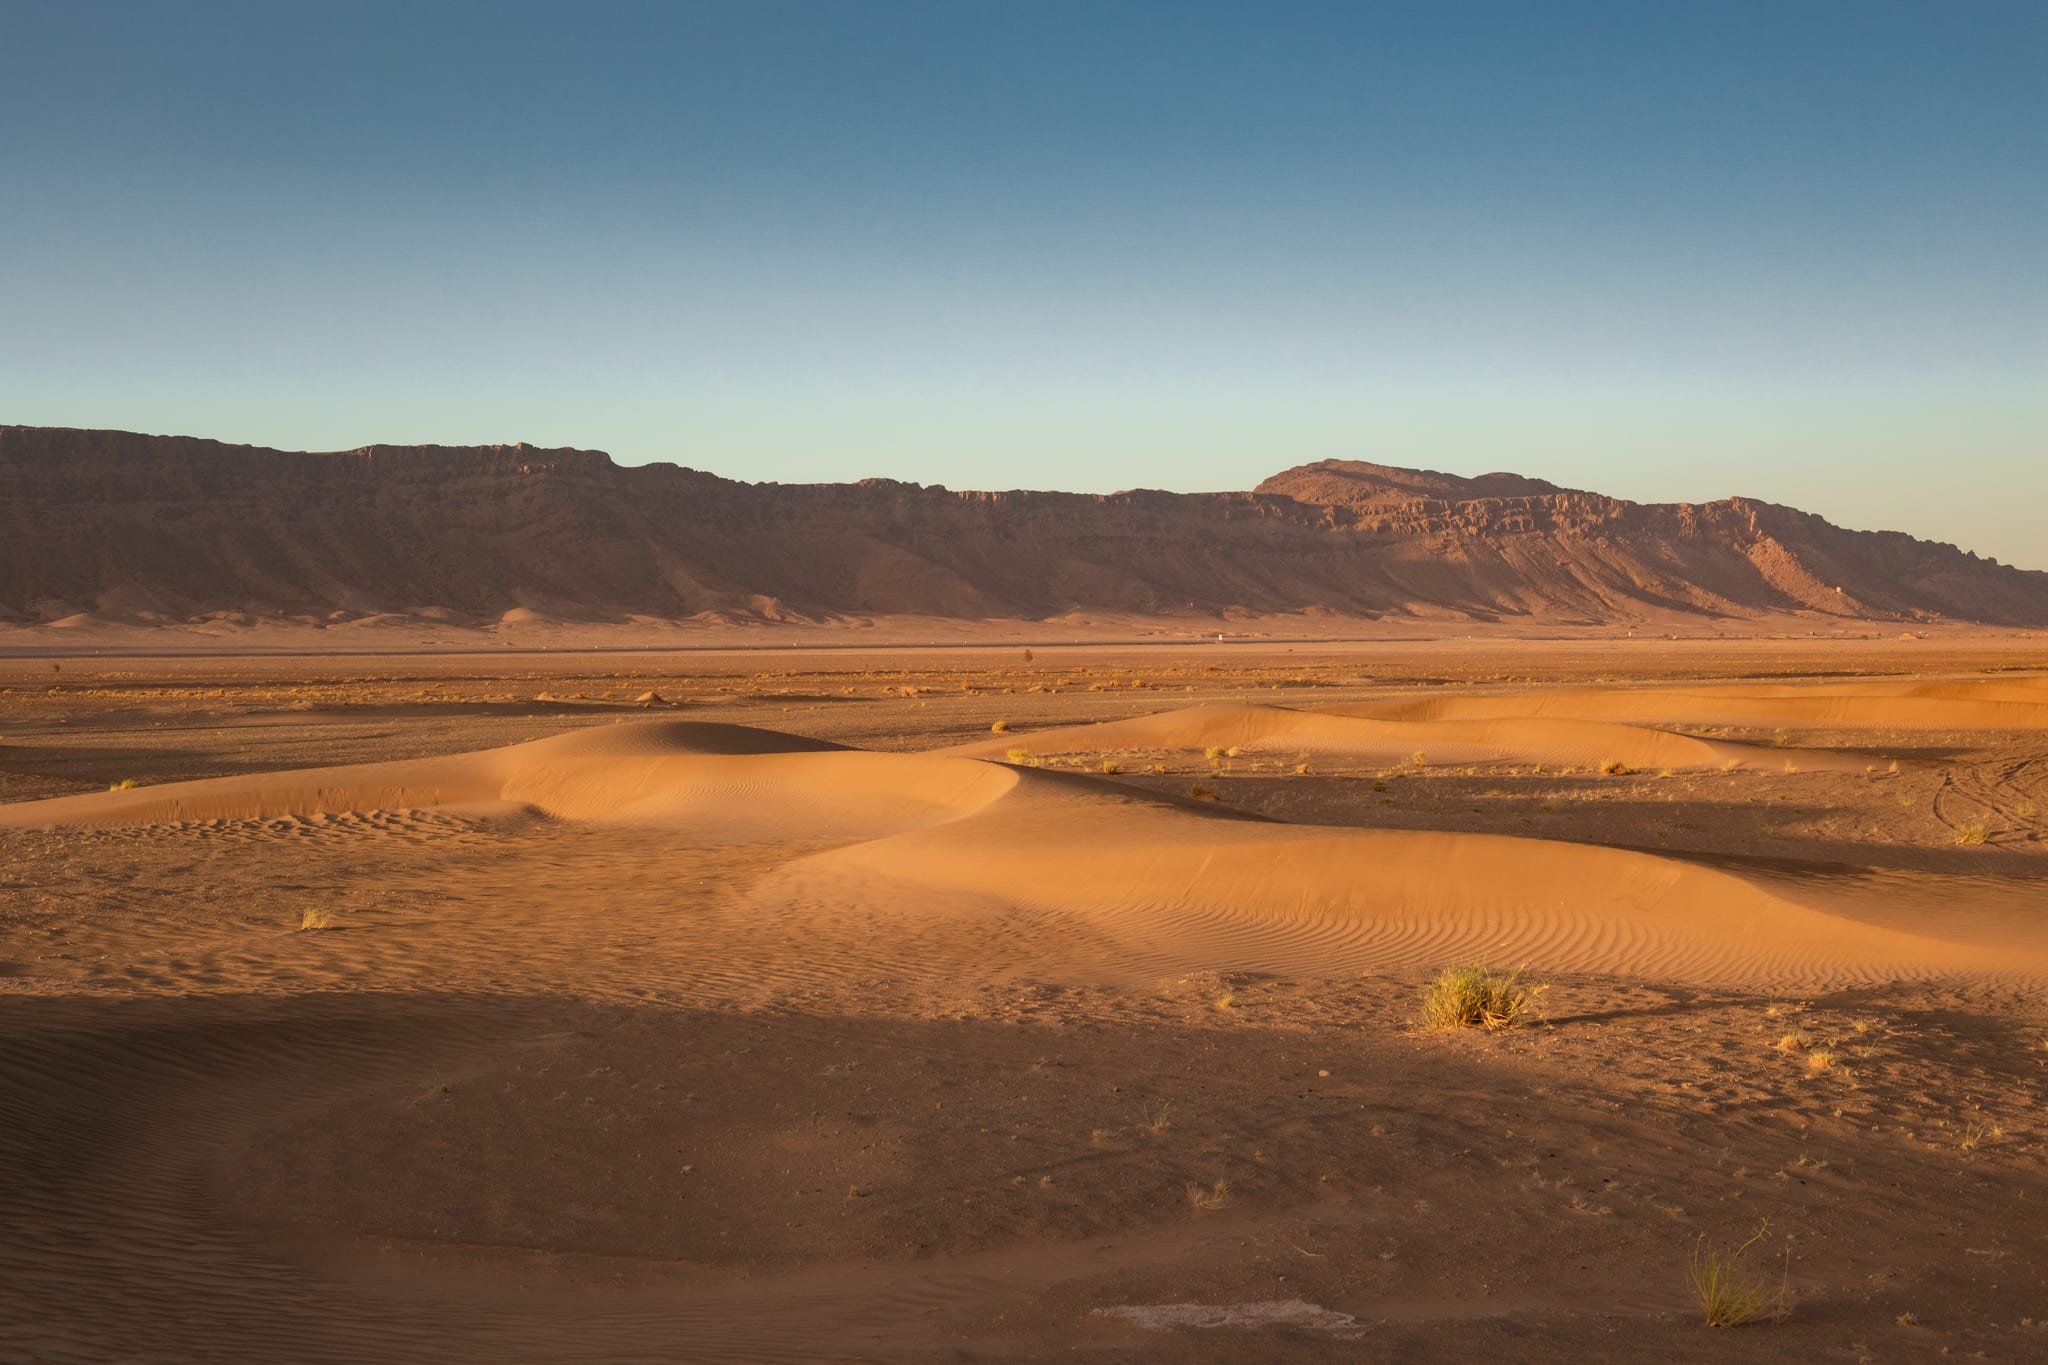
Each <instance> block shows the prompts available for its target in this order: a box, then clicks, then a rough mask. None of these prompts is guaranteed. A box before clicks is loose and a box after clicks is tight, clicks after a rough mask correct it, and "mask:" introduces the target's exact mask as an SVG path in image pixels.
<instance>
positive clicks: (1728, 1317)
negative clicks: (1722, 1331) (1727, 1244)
mask: <svg viewBox="0 0 2048 1365" xmlns="http://www.w3.org/2000/svg"><path fill="white" fill-rule="evenodd" d="M1770 1226H1771V1225H1770V1224H1769V1223H1768V1222H1761V1223H1758V1224H1757V1225H1756V1231H1755V1232H1753V1233H1751V1234H1750V1237H1749V1240H1748V1241H1746V1242H1744V1243H1743V1244H1742V1245H1741V1246H1738V1247H1736V1248H1735V1249H1734V1250H1733V1251H1730V1252H1727V1253H1726V1254H1723V1253H1721V1252H1718V1251H1716V1250H1714V1248H1712V1247H1711V1246H1709V1245H1707V1239H1706V1234H1704V1233H1702V1234H1701V1235H1700V1239H1699V1240H1698V1241H1697V1242H1694V1243H1693V1248H1692V1256H1691V1257H1690V1259H1689V1260H1688V1261H1687V1263H1686V1269H1687V1272H1688V1278H1689V1279H1690V1280H1691V1282H1692V1292H1693V1295H1694V1297H1696V1298H1697V1299H1698V1300H1699V1304H1700V1313H1701V1315H1702V1317H1703V1319H1704V1321H1705V1323H1706V1325H1707V1326H1709V1327H1740V1326H1742V1325H1743V1324H1744V1323H1746V1322H1781V1321H1783V1320H1784V1318H1785V1316H1786V1315H1787V1314H1789V1313H1790V1312H1791V1311H1792V1253H1791V1251H1790V1249H1789V1248H1788V1249H1787V1250H1786V1252H1785V1265H1784V1267H1783V1269H1782V1270H1781V1271H1780V1273H1779V1275H1778V1277H1777V1278H1776V1279H1773V1278H1772V1277H1771V1275H1770V1273H1769V1272H1768V1271H1766V1270H1763V1269H1760V1268H1759V1267H1757V1266H1756V1265H1754V1264H1753V1263H1752V1262H1751V1261H1750V1259H1749V1256H1750V1252H1751V1250H1752V1249H1753V1248H1754V1247H1755V1246H1756V1244H1757V1243H1758V1242H1761V1241H1762V1240H1763V1239H1764V1234H1765V1232H1767V1231H1769V1229H1770Z"/></svg>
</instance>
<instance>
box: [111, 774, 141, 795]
mask: <svg viewBox="0 0 2048 1365" xmlns="http://www.w3.org/2000/svg"><path fill="white" fill-rule="evenodd" d="M107 790H108V791H110V792H131V791H134V790H135V779H134V778H132V777H124V778H122V779H121V780H120V781H119V782H114V783H110V784H108V786H107Z"/></svg>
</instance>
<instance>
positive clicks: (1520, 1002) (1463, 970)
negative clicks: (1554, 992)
mask: <svg viewBox="0 0 2048 1365" xmlns="http://www.w3.org/2000/svg"><path fill="white" fill-rule="evenodd" d="M1546 989H1548V988H1547V987H1544V986H1525V985H1523V984H1522V979H1521V972H1520V971H1519V970H1516V971H1512V972H1496V971H1492V970H1490V969H1489V968H1488V967H1486V966H1485V965H1484V964H1474V965H1472V966H1467V967H1449V968H1446V969H1445V970H1444V971H1443V972H1441V973H1440V974H1438V976H1437V978H1436V980H1435V981H1432V982H1431V983H1430V984H1429V987H1428V988H1427V989H1426V990H1425V991H1424V992H1423V995H1422V1017H1423V1020H1424V1022H1426V1023H1427V1024H1428V1025H1429V1026H1430V1027H1431V1028H1482V1029H1507V1028H1513V1027H1514V1026H1515V1025H1516V1024H1519V1023H1520V1022H1521V1021H1522V1016H1523V1015H1524V1014H1526V1013H1527V1012H1528V1010H1529V1007H1530V1005H1531V1004H1533V1003H1534V1002H1535V999H1536V997H1537V996H1539V995H1541V994H1542V993H1543V992H1544V991H1545V990H1546Z"/></svg>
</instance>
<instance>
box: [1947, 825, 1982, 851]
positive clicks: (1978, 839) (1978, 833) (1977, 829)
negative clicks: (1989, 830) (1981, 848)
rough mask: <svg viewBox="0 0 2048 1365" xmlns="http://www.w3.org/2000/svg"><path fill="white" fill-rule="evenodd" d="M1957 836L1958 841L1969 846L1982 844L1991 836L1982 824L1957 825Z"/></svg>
mask: <svg viewBox="0 0 2048 1365" xmlns="http://www.w3.org/2000/svg"><path fill="white" fill-rule="evenodd" d="M1955 837H1956V842H1957V843H1959V844H1962V845H1963V846H1965V847H1968V846H1970V845H1972V844H1981V843H1983V842H1984V841H1985V839H1987V838H1988V837H1990V836H1989V835H1987V834H1986V833H1985V830H1984V826H1982V825H1957V826H1956V835H1955Z"/></svg>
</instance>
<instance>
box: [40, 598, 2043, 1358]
mask: <svg viewBox="0 0 2048 1365" xmlns="http://www.w3.org/2000/svg"><path fill="white" fill-rule="evenodd" d="M2044 805H2048V640H2044V639H2042V638H2041V637H2040V636H2038V635H2032V636H2029V635H2017V634H2003V635H1991V634H1968V633H1958V634H1954V635H1950V636H1945V637H1941V638H1934V639H1924V638H1923V639H1889V638H1876V637H1872V638H1869V639H1865V640H1845V639H1773V640H1765V639H1757V640H1738V639H1719V640H1691V641H1667V640H1649V639H1644V640H1624V639H1618V638H1609V639H1579V640H1547V641H1534V640H1520V641H1518V640H1509V639H1498V638H1497V639H1488V640H1475V641H1466V640H1458V641H1448V640H1434V641H1432V640H1381V641H1375V642H1366V643H1353V644H1321V645H1319V644H1316V643H1313V642H1308V641H1301V642H1296V643H1294V644H1292V645H1281V644H1275V643H1267V644H1244V645H1237V644H1215V645H1201V644H1194V643H1181V644H1165V645H1147V646H1136V645H1130V646H1123V645H1116V644H1113V643H1101V644H1094V645H1088V646H1082V647H1056V646H1051V645H1039V646H1036V647H1030V648H1027V647H1025V646H1023V645H1019V644H1015V643H1006V644H1003V645H1001V646H1000V647H989V648H975V647H960V648H952V649H919V648H907V647H906V648H897V649H829V650H828V649H798V650H791V649H779V650H778V649H762V650H752V651H720V650H716V649H701V650H691V651H668V652H662V651H654V652H638V653H567V652H559V651H558V652H532V653H526V652H508V651H502V650H501V651H495V652H493V651H488V650H484V651H476V652H469V653H439V654H428V653H422V654H410V655H406V654H384V655H370V654H364V655H352V656H332V655H329V656H322V655H307V654H280V655H272V656H225V655H219V654H195V655H190V656H184V657H142V656H137V657H125V658H123V657H113V656H110V655H109V656H86V655H73V656H70V657H65V656H61V655H46V654H28V653H23V654H20V655H18V656H15V657H9V658H6V659H0V1171H4V1181H0V1228H4V1229H5V1233H4V1236H0V1358H4V1359H7V1360H21V1361H38V1362H64V1361H109V1360H150V1361H242V1360H248V1361H286V1360H289V1361H341V1360H399V1359H408V1360H491V1361H525V1360H532V1361H543V1360H545V1361H649V1362H652V1361H674V1360H732V1361H754V1360H784V1361H812V1360H850V1361H865V1360H909V1361H920V1360H931V1361H968V1360H1036V1359H1050V1358H1054V1357H1057V1358H1061V1359H1077V1360H1099V1361H1184V1360H1273V1361H1296V1360H1298V1361H1322V1360H1346V1361H1350V1360H1387V1361H1396V1360H1398V1361H1418V1362H1433V1361H1452V1360H1457V1361H1469V1360H1516V1361H1550V1360H1556V1361H1566V1360H1584V1359H1604V1360H1657V1361H1695V1360H1696V1361H1719V1360H1745V1361H1748V1360H1784V1361H1844V1362H1860V1361H1913V1360H1936V1359H1941V1358H1962V1359H1987V1360H2008V1361H2024V1360H2040V1359H2048V1274H2044V1268H2048V1114H2044V1105H2043V1099H2044V1091H2048V997H2044V995H2043V992H2042V984H2043V982H2044V980H2048V840H2044V838H2043V834H2044V830H2048V819H2044V816H2043V806H2044ZM1473 963H1486V964H1490V965H1492V966H1494V967H1496V968H1500V969H1503V970H1508V969H1520V971H1521V973H1522V979H1523V980H1524V981H1525V982H1526V983H1528V984H1531V985H1541V986H1543V987H1544V988H1545V989H1543V991H1542V992H1541V993H1540V994H1539V995H1538V996H1536V997H1535V999H1534V1001H1533V1003H1532V1006H1531V1009H1530V1012H1529V1015H1528V1017H1527V1018H1526V1019H1525V1020H1524V1021H1523V1022H1522V1023H1521V1024H1520V1025H1519V1026H1518V1027H1515V1028H1512V1029H1504V1030H1499V1031H1486V1030H1433V1029H1429V1028H1426V1027H1424V1025H1423V1023H1422V1019H1421V1013H1420V1001H1421V996H1422V992H1423V990H1424V988H1425V986H1426V985H1427V984H1428V983H1429V982H1430V981H1431V979H1432V978H1434V977H1435V976H1436V975H1437V973H1439V972H1440V971H1441V970H1443V969H1445V968H1447V967H1452V966H1458V965H1463V964H1473ZM1759 1232H1760V1233H1761V1236H1760V1237H1757V1238H1756V1240H1754V1241H1751V1239H1752V1237H1753V1236H1754V1235H1755V1234H1758V1233H1759ZM1745 1242H1750V1249H1749V1251H1748V1252H1746V1253H1745V1257H1746V1262H1745V1263H1746V1264H1748V1265H1750V1266H1752V1267H1756V1268H1758V1269H1760V1271H1761V1273H1763V1274H1764V1275H1765V1276H1766V1277H1767V1278H1768V1279H1769V1280H1770V1281H1771V1282H1772V1283H1774V1284H1778V1285H1780V1286H1782V1287H1784V1288H1786V1289H1788V1290H1789V1306H1788V1311H1786V1312H1784V1313H1783V1314H1782V1315H1777V1316H1774V1317H1773V1318H1772V1319H1771V1320H1764V1321H1758V1322H1753V1323H1751V1324H1749V1325H1745V1326H1740V1327H1734V1328H1726V1329H1722V1328H1711V1327H1707V1326H1704V1325H1702V1323H1701V1313H1700V1308H1699V1304H1698V1301H1697V1298H1696V1296H1695V1294H1694V1291H1693V1288H1692V1285H1691V1283H1690V1281H1689V1266H1690V1265H1691V1264H1693V1263H1694V1262H1695V1260H1696V1258H1697V1257H1698V1256H1699V1254H1700V1253H1701V1251H1702V1249H1705V1250H1706V1251H1708V1252H1711V1253H1714V1254H1725V1253H1728V1252H1732V1251H1733V1250H1734V1249H1735V1248H1737V1247H1739V1246H1742V1245H1743V1244H1744V1243H1745Z"/></svg>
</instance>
